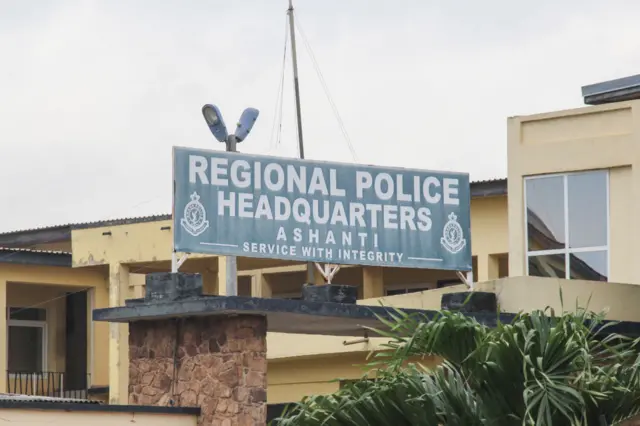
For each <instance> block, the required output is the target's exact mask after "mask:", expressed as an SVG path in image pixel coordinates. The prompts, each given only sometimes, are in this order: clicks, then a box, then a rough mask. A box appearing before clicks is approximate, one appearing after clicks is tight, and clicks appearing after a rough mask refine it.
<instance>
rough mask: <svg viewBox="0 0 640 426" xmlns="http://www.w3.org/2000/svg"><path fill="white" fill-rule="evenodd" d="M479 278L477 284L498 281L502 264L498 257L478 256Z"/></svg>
mask: <svg viewBox="0 0 640 426" xmlns="http://www.w3.org/2000/svg"><path fill="white" fill-rule="evenodd" d="M477 259H478V276H477V277H475V278H474V280H475V281H476V282H484V281H490V280H497V279H498V278H499V276H500V263H499V261H498V259H499V258H498V256H494V255H492V254H478V256H477Z"/></svg>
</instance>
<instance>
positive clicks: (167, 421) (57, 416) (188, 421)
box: [0, 408, 198, 426]
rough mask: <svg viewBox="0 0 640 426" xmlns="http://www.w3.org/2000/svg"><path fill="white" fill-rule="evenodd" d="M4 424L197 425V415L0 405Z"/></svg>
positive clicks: (26, 425) (84, 425) (66, 425)
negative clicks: (41, 408)
mask: <svg viewBox="0 0 640 426" xmlns="http://www.w3.org/2000/svg"><path fill="white" fill-rule="evenodd" d="M0 417H2V420H3V423H5V424H11V423H14V424H20V425H21V426H40V425H44V424H46V425H52V426H55V425H60V426H86V425H91V426H131V425H132V424H135V425H136V426H196V425H197V423H198V421H197V420H198V418H197V416H193V415H186V414H149V413H141V412H130V413H113V412H108V411H63V410H36V409H18V408H0Z"/></svg>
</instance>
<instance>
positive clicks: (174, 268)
mask: <svg viewBox="0 0 640 426" xmlns="http://www.w3.org/2000/svg"><path fill="white" fill-rule="evenodd" d="M188 258H189V253H184V254H183V255H182V256H180V259H178V253H176V251H175V250H174V251H173V253H171V272H173V273H174V274H175V273H176V272H178V269H180V267H181V266H182V264H183V263H184V262H185V261H186V260H187V259H188Z"/></svg>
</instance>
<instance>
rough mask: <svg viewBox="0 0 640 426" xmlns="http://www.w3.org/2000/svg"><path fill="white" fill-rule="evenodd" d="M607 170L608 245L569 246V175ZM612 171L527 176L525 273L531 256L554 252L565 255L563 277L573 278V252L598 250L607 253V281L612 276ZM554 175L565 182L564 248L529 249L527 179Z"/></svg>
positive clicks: (525, 186) (582, 172)
mask: <svg viewBox="0 0 640 426" xmlns="http://www.w3.org/2000/svg"><path fill="white" fill-rule="evenodd" d="M599 172H605V177H606V183H605V199H606V202H607V206H606V207H607V209H606V231H607V245H605V246H593V247H580V248H569V247H568V246H569V176H571V175H584V174H588V173H599ZM610 174H611V171H610V170H609V169H593V170H581V171H579V172H566V173H549V174H543V175H535V176H525V177H524V179H523V191H522V193H523V195H524V197H523V204H524V215H523V216H524V256H525V273H526V275H527V276H528V275H529V257H536V256H545V255H553V254H562V255H564V268H565V276H564V278H561V279H567V280H569V279H571V276H570V274H571V269H570V266H571V256H570V255H571V254H573V253H589V252H598V251H606V253H607V281H608V280H609V277H610V276H611V250H610V247H611V243H610V239H611V215H610V208H611V199H610V197H609V193H610V189H609V183H610V181H611V179H610ZM552 177H562V178H563V179H562V183H563V202H564V209H563V210H564V238H565V243H564V245H565V246H564V248H561V249H550V250H537V251H529V223H528V222H529V221H528V219H529V209H528V206H527V181H530V180H536V179H545V178H552Z"/></svg>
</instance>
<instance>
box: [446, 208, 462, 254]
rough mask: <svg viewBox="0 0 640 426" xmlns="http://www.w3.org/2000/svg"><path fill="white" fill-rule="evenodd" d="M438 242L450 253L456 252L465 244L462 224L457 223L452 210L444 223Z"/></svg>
mask: <svg viewBox="0 0 640 426" xmlns="http://www.w3.org/2000/svg"><path fill="white" fill-rule="evenodd" d="M440 244H442V247H444V248H445V250H447V251H448V252H449V253H451V254H456V253H458V252H459V251H460V250H462V249H463V248H464V247H465V246H466V245H467V240H466V239H465V238H464V233H463V232H462V226H460V224H459V223H458V217H457V216H456V214H455V213H453V212H452V213H451V214H450V215H449V220H448V221H447V223H445V224H444V228H443V229H442V238H440Z"/></svg>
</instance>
